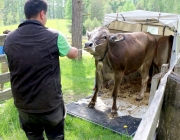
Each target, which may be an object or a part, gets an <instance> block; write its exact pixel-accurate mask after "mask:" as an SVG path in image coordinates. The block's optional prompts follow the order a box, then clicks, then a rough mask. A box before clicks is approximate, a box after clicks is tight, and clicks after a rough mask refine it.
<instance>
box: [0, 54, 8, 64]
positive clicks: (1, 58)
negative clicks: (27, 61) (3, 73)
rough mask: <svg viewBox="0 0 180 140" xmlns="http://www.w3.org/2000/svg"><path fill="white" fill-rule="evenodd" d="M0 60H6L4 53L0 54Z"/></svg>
mask: <svg viewBox="0 0 180 140" xmlns="http://www.w3.org/2000/svg"><path fill="white" fill-rule="evenodd" d="M0 62H7V59H6V55H5V54H1V55H0Z"/></svg>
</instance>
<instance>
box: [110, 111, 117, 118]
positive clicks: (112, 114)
mask: <svg viewBox="0 0 180 140" xmlns="http://www.w3.org/2000/svg"><path fill="white" fill-rule="evenodd" d="M110 117H111V118H116V117H118V113H117V111H111V114H110Z"/></svg>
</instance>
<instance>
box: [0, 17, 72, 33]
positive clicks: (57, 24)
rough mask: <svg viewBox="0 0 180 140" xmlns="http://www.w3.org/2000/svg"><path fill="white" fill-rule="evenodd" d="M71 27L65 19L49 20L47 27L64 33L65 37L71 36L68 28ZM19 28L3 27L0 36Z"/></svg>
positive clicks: (69, 22) (0, 28)
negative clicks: (5, 31) (6, 31)
mask: <svg viewBox="0 0 180 140" xmlns="http://www.w3.org/2000/svg"><path fill="white" fill-rule="evenodd" d="M69 25H71V21H70V20H65V19H53V20H51V19H50V20H47V23H46V27H49V28H54V29H57V30H58V31H60V32H62V33H63V34H64V35H65V36H70V35H71V34H70V33H69V29H68V26H69ZM17 28H18V24H15V25H9V26H2V27H0V34H2V33H3V31H4V30H6V29H8V30H11V31H12V30H15V29H17Z"/></svg>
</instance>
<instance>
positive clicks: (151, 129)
mask: <svg viewBox="0 0 180 140" xmlns="http://www.w3.org/2000/svg"><path fill="white" fill-rule="evenodd" d="M179 58H180V55H178V56H177V59H176V60H175V61H174V63H173V64H172V65H171V67H170V69H169V71H168V72H167V73H166V74H165V75H164V77H163V78H162V79H161V81H160V85H159V87H158V89H157V90H156V92H155V95H154V98H153V100H152V103H151V104H150V106H149V108H148V110H147V111H146V113H145V115H144V117H143V118H142V121H141V123H140V125H139V127H138V129H137V131H136V134H135V136H134V138H133V140H152V139H153V138H154V135H155V131H156V127H157V124H158V121H159V116H160V111H161V108H162V103H163V98H164V91H165V86H166V82H167V77H168V76H169V75H170V74H171V72H172V70H173V68H174V66H175V65H176V64H177V61H178V59H179Z"/></svg>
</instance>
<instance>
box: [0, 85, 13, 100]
mask: <svg viewBox="0 0 180 140" xmlns="http://www.w3.org/2000/svg"><path fill="white" fill-rule="evenodd" d="M11 98H12V91H11V89H10V88H9V89H6V90H3V91H1V92H0V101H4V100H8V99H11Z"/></svg>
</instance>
